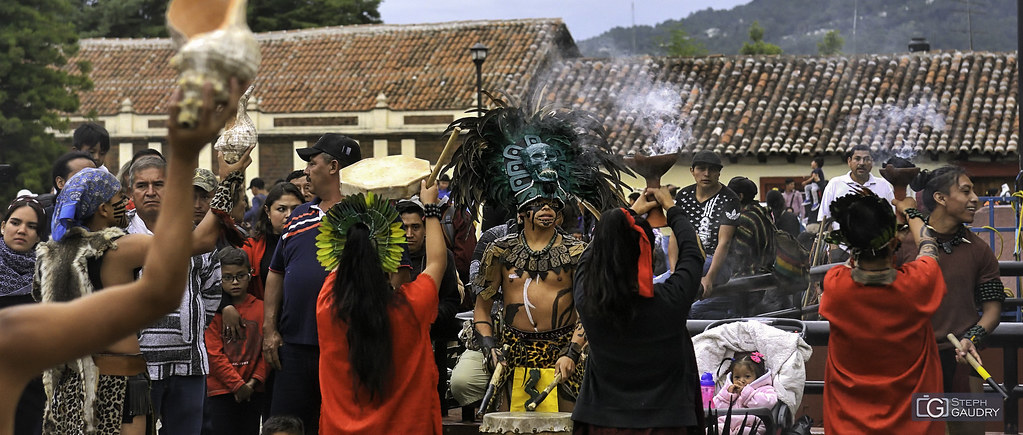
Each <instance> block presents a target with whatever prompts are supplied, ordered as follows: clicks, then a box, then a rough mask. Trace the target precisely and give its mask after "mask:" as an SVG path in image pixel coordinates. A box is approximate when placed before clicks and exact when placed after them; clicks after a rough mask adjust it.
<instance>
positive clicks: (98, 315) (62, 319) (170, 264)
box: [0, 80, 245, 432]
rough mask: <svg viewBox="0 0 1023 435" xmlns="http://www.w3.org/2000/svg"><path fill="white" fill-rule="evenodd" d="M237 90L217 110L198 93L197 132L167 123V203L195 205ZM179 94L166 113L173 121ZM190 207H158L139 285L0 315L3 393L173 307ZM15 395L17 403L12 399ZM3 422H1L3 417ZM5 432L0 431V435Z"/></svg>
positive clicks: (207, 92) (187, 247) (234, 86)
mask: <svg viewBox="0 0 1023 435" xmlns="http://www.w3.org/2000/svg"><path fill="white" fill-rule="evenodd" d="M243 89H245V88H244V87H241V86H240V85H239V83H238V82H237V81H236V80H232V81H231V92H232V97H231V98H228V101H229V103H228V105H227V106H226V107H222V108H217V106H216V105H215V104H214V102H213V91H212V88H211V87H210V86H209V85H207V87H206V89H204V92H203V109H202V111H201V113H200V118H199V122H198V125H197V126H196V127H195V128H194V129H182V128H179V127H178V126H177V123H176V122H173V121H170V122H168V123H167V125H168V135H167V138H168V145H169V146H168V150H169V152H168V156H169V159H168V165H167V178H166V189H165V192H164V201H165V202H166V203H167V204H191V203H192V185H191V184H192V172H193V171H194V170H195V167H196V165H197V162H198V156H199V151H200V150H201V149H202V148H203V146H205V145H206V144H208V143H209V142H210V141H211V140H212V139H213V138H214V137H215V136H216V134H217V132H218V131H220V129H221V128H222V127H223V126H224V123H225V122H226V121H227V120H228V119H230V118H231V117H233V116H234V111H235V109H236V105H237V103H236V102H237V100H238V97H240V96H241V90H243ZM180 98H181V92H180V91H176V92H175V94H174V96H173V97H172V99H171V101H170V103H169V107H170V108H171V109H170V111H169V112H170V113H169V116H170V119H176V118H177V112H178V109H177V107H178V101H179V100H180ZM191 220H192V219H191V210H190V208H189V207H163V208H161V210H160V217H159V219H157V223H156V228H154V234H155V236H154V237H153V243H152V244H151V246H150V248H149V254H150V255H147V258H146V262H145V270H146V272H145V273H144V274H143V275H142V278H141V279H139V280H138V281H135V282H132V283H130V284H125V285H118V286H113V287H109V288H106V289H104V290H103V291H101V292H96V293H93V294H90V295H88V296H86V297H83V298H80V299H76V300H74V301H72V302H67V303H48V304H34V305H25V306H20V307H16V308H10V309H6V310H2V311H0V330H2V331H3V334H0V372H2V373H4V375H3V376H2V377H0V383H2V384H0V390H3V391H6V392H8V393H11V392H12V391H14V392H16V391H20V390H21V388H22V387H23V386H24V383H25V382H26V381H27V380H28V379H29V378H30V377H31V376H34V375H35V374H37V373H38V372H39V371H41V370H43V369H45V368H47V367H50V366H53V365H56V364H59V363H61V362H64V361H67V360H70V359H74V358H77V357H80V356H82V355H87V354H89V353H92V352H95V351H98V350H101V349H103V348H104V347H105V346H108V345H110V344H111V343H113V342H115V341H117V340H119V339H121V338H123V337H124V336H125V335H128V334H131V333H134V332H135V331H137V330H138V329H140V328H142V327H145V326H146V325H148V324H150V323H152V322H153V321H155V320H156V319H158V318H159V317H160V316H162V315H164V314H165V313H168V312H170V311H171V310H173V309H175V308H177V307H178V305H179V304H180V303H181V296H182V293H183V292H184V289H185V278H186V276H187V269H188V258H189V257H190V255H191V250H192V241H191V232H192V223H191ZM13 396H15V397H17V394H16V393H13ZM0 421H2V418H0ZM6 429H7V428H4V427H0V432H3V431H4V430H6Z"/></svg>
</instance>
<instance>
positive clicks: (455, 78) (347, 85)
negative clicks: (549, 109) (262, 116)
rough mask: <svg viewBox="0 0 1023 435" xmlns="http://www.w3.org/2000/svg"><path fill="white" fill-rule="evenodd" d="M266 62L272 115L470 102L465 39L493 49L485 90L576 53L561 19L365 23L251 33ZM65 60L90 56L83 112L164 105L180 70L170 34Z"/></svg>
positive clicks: (471, 77)
mask: <svg viewBox="0 0 1023 435" xmlns="http://www.w3.org/2000/svg"><path fill="white" fill-rule="evenodd" d="M256 38H257V40H258V41H259V43H260V46H261V51H262V57H263V63H262V66H261V68H260V72H259V76H258V77H257V79H256V84H257V91H256V95H257V97H258V98H259V99H260V109H261V110H263V111H264V112H271V113H296V112H340V111H364V110H369V109H372V108H373V107H374V106H375V104H376V96H377V95H378V94H380V93H384V94H386V95H387V101H388V105H389V107H391V108H392V109H395V110H451V109H464V108H467V107H471V106H472V105H473V102H474V101H475V97H476V74H475V66H474V65H473V63H472V61H471V60H470V59H469V47H470V46H472V45H473V44H475V43H476V42H482V43H483V44H485V45H487V46H488V47H490V52H489V53H488V57H487V60H486V63H484V65H483V86H484V88H485V89H494V90H501V91H503V92H509V93H511V94H512V95H516V96H518V95H522V94H523V93H525V92H526V90H527V89H530V88H532V87H533V86H534V84H533V81H535V80H536V77H537V72H538V71H539V70H540V69H541V68H542V67H543V66H544V65H546V64H547V63H548V59H550V58H552V57H553V58H557V57H560V56H578V49H577V48H576V47H575V43H574V42H573V41H572V39H571V36H570V35H569V33H568V29H567V28H566V27H565V24H564V23H563V22H562V21H561V20H560V19H523V20H502V21H462V22H451V23H439V24H416V25H364V26H344V27H326V28H318V29H307V30H296V31H282V32H268V33H262V34H257V35H256ZM79 46H80V51H79V52H78V54H77V56H76V57H75V58H73V59H72V60H71V62H69V64H70V65H74V63H75V62H77V61H80V60H87V61H89V62H91V64H92V72H91V73H90V78H91V79H92V81H93V83H94V85H95V86H94V88H93V90H91V91H88V92H84V93H82V94H81V95H80V99H81V107H80V109H79V111H80V113H83V114H84V113H88V112H90V111H93V110H95V111H96V113H97V114H99V115H110V114H114V113H117V111H118V109H119V107H120V102H121V101H123V100H124V98H131V101H132V103H133V107H134V110H135V112H136V113H140V114H153V113H163V112H165V109H164V107H163V106H162V105H163V102H164V101H166V100H167V98H168V97H169V95H170V93H171V91H172V88H173V86H174V82H175V79H176V77H177V73H176V72H175V71H174V69H173V68H171V67H170V66H169V64H168V60H169V59H170V57H171V56H172V55H173V49H172V47H171V43H170V40H169V39H84V40H82V41H80V43H79Z"/></svg>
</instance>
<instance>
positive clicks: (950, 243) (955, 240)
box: [927, 221, 970, 255]
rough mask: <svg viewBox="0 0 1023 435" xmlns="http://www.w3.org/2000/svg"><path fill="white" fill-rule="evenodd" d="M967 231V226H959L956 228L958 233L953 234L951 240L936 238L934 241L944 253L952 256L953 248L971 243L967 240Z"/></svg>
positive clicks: (928, 222)
mask: <svg viewBox="0 0 1023 435" xmlns="http://www.w3.org/2000/svg"><path fill="white" fill-rule="evenodd" d="M927 224H928V225H930V221H927ZM932 229H933V228H932ZM966 231H967V230H966V226H965V225H959V226H958V228H956V232H955V233H953V234H952V237H951V238H950V239H948V240H938V238H937V237H935V238H934V239H935V240H934V241H935V243H937V245H938V247H940V248H941V250H942V251H945V253H946V254H949V255H952V249H953V248H955V247H956V246H959V245H961V244H963V243H970V241H969V240H967V239H966Z"/></svg>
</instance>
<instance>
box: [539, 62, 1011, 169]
mask: <svg viewBox="0 0 1023 435" xmlns="http://www.w3.org/2000/svg"><path fill="white" fill-rule="evenodd" d="M1016 56H1017V54H1016V53H1015V52H1013V53H991V52H965V53H964V52H930V53H915V54H902V55H868V56H858V57H853V58H847V57H793V56H775V57H745V56H737V57H712V58H650V57H637V58H629V59H615V60H609V59H581V58H576V59H563V60H559V61H557V62H554V63H553V65H552V71H551V72H550V73H549V77H554V78H555V79H553V80H550V83H549V84H548V86H549V88H548V90H547V92H546V93H545V94H544V96H543V97H544V98H545V101H546V102H557V103H559V104H565V105H569V106H572V107H579V108H582V109H587V110H592V111H594V112H596V113H597V114H598V116H600V117H602V118H603V119H604V121H605V127H606V128H607V129H608V131H609V132H610V137H611V141H612V145H613V146H614V147H615V149H616V150H618V151H619V152H622V153H626V152H633V151H640V152H651V151H655V150H656V149H658V148H660V147H662V146H663V145H660V144H662V143H664V142H665V141H666V140H670V139H671V135H665V131H673V129H677V128H679V127H681V128H682V129H683V130H686V129H688V130H689V132H691V136H686V138H687V140H686V141H685V143H684V145H683V146H684V150H685V151H686V152H695V151H698V150H702V149H709V150H713V151H717V152H720V153H722V154H723V155H726V156H730V157H743V156H758V157H761V156H767V155H773V154H783V155H791V154H796V155H814V154H819V153H822V154H836V153H844V152H845V151H846V150H847V149H848V148H850V147H851V146H853V145H857V144H866V145H868V146H870V147H871V148H873V149H876V150H878V151H881V152H883V153H897V154H903V155H905V154H913V155H915V154H919V153H933V154H937V153H969V154H986V155H992V156H1004V155H1007V154H1012V153H1016V152H1017V144H1018V140H1019V123H1018V121H1017V119H1016V117H1017V116H1016V115H1017V106H1016V100H1017V95H1016V93H1017V87H1016V83H1017V82H1016V81H1017V80H1018V77H1017V72H1016V69H1015V65H1016ZM637 101H638V102H639V104H637ZM665 104H667V105H669V106H673V107H672V109H671V110H667V111H662V110H660V109H661V106H662V105H665ZM689 132H687V133H689ZM651 148H654V149H655V150H651Z"/></svg>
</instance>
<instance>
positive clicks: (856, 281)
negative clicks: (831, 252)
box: [820, 188, 946, 434]
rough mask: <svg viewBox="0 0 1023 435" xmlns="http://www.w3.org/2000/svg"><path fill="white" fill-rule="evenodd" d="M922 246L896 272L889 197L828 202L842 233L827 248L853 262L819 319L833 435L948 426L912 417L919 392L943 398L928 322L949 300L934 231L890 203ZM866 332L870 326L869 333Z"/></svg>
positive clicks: (860, 192)
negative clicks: (824, 335) (825, 323)
mask: <svg viewBox="0 0 1023 435" xmlns="http://www.w3.org/2000/svg"><path fill="white" fill-rule="evenodd" d="M893 203H894V204H895V206H896V208H897V210H898V212H899V213H900V214H904V215H906V221H907V222H908V223H909V227H910V232H911V233H912V234H913V238H914V239H915V241H916V243H917V245H918V246H919V252H920V253H919V255H918V256H917V258H916V260H914V261H911V262H909V263H906V264H904V265H902V266H901V267H898V268H896V267H895V266H894V258H893V257H894V254H895V251H896V250H897V249H898V244H899V238H898V237H896V220H895V213H893V212H892V207H891V205H890V204H889V203H888V201H886V200H885V199H883V198H881V197H879V196H877V195H875V194H874V193H873V192H871V191H870V190H868V189H865V188H854V190H853V193H851V194H849V195H845V196H843V197H840V198H838V199H836V200H835V201H834V202H832V203H831V208H830V209H831V213H832V217H833V218H834V219H835V222H836V223H837V224H838V229H837V230H835V231H832V232H831V236H829V240H828V241H829V242H831V243H835V244H841V245H844V246H848V247H850V249H851V255H852V256H851V258H850V259H849V261H848V262H847V263H846V264H843V265H840V266H836V267H834V268H832V269H831V270H829V271H828V273H827V275H826V276H825V277H824V293H823V294H822V296H821V304H820V313H821V315H823V316H824V317H826V318H827V319H828V320H829V321H830V322H831V336H830V337H829V339H828V360H827V365H826V368H825V372H824V383H825V388H824V430H825V432H828V433H840V432H852V433H914V434H922V433H928V434H941V433H944V422H942V421H938V420H921V421H914V420H913V419H912V406H913V404H914V401H913V400H912V396H913V394H914V393H939V392H941V391H942V382H941V362H940V361H939V359H938V347H937V343H935V341H934V330H933V329H932V327H931V316H932V315H933V314H934V312H935V311H937V310H938V306H939V305H940V304H941V301H942V298H943V297H944V296H945V291H946V290H945V281H944V278H943V277H942V273H941V268H940V267H939V266H938V261H937V257H938V245H937V244H936V243H935V240H934V234H933V232H932V230H931V229H930V228H929V227H927V226H926V224H925V222H924V220H923V219H922V217H921V215H920V214H919V213H917V212H915V209H914V208H915V206H916V201H915V200H914V199H913V198H912V197H908V198H906V199H903V200H896V201H893ZM868 324H869V325H868Z"/></svg>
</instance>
